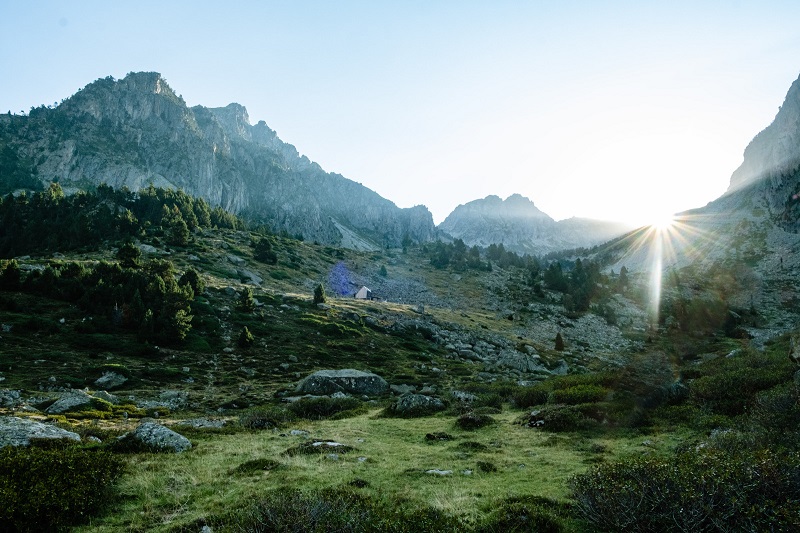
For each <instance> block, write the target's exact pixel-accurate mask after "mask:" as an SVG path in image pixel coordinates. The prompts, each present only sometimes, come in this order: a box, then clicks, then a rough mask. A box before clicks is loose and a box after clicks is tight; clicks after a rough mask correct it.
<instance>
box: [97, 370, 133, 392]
mask: <svg viewBox="0 0 800 533" xmlns="http://www.w3.org/2000/svg"><path fill="white" fill-rule="evenodd" d="M126 381H128V378H126V377H125V376H123V375H122V374H118V373H116V372H106V373H104V374H103V375H102V376H100V377H99V378H97V379H96V380H95V382H94V386H95V387H97V388H98V389H105V390H111V389H115V388H117V387H121V386H122V385H123V384H124V383H125V382H126Z"/></svg>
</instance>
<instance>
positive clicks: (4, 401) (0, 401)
mask: <svg viewBox="0 0 800 533" xmlns="http://www.w3.org/2000/svg"><path fill="white" fill-rule="evenodd" d="M21 403H22V398H21V395H20V391H18V390H9V389H4V390H0V407H17V406H18V405H20V404H21Z"/></svg>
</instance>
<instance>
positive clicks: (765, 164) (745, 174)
mask: <svg viewBox="0 0 800 533" xmlns="http://www.w3.org/2000/svg"><path fill="white" fill-rule="evenodd" d="M798 169H800V78H798V79H797V80H795V82H794V83H792V86H791V87H790V88H789V92H788V93H787V94H786V98H785V100H784V102H783V105H782V106H781V107H780V109H779V110H778V114H777V115H776V116H775V119H774V120H773V121H772V124H770V125H769V126H767V127H766V128H765V129H764V130H763V131H762V132H761V133H759V134H758V135H756V136H755V138H753V140H752V141H750V144H749V145H747V148H746V149H745V151H744V162H743V163H742V165H741V166H740V167H739V168H738V169H736V171H735V172H734V173H733V175H732V176H731V183H730V187H729V188H728V192H732V191H735V190H738V189H741V188H743V187H745V186H747V185H749V184H751V183H754V182H756V181H759V180H760V179H763V178H766V177H774V176H775V175H780V174H784V175H788V174H792V173H794V172H796V171H797V170H798Z"/></svg>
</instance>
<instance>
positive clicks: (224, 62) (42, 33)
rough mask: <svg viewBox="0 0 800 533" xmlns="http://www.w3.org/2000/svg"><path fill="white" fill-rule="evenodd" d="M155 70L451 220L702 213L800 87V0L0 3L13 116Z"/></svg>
mask: <svg viewBox="0 0 800 533" xmlns="http://www.w3.org/2000/svg"><path fill="white" fill-rule="evenodd" d="M140 70H148V71H158V72H161V73H162V74H163V75H164V77H165V78H166V79H167V81H168V82H169V84H170V85H171V86H172V88H173V89H175V91H176V92H178V93H179V94H182V95H183V97H184V98H185V99H186V101H187V103H189V105H196V104H202V105H205V106H209V107H214V106H223V105H226V104H228V103H230V102H238V103H240V104H243V105H244V106H246V107H247V109H248V111H249V113H250V118H251V121H252V122H253V123H255V122H256V121H258V120H265V121H266V122H267V124H269V125H270V127H272V128H273V129H275V130H276V131H277V132H278V135H279V136H280V137H281V138H282V139H283V140H284V141H286V142H290V143H292V144H294V145H295V146H296V147H297V149H298V150H299V151H300V152H301V153H304V154H306V155H307V156H308V157H309V158H310V159H312V160H314V161H317V162H318V163H319V164H320V165H322V167H323V168H325V169H326V170H329V171H333V172H339V173H341V174H343V175H344V176H346V177H348V178H350V179H353V180H355V181H358V182H361V183H363V184H365V185H367V186H368V187H370V188H372V189H373V190H375V191H377V192H378V193H380V194H381V195H383V196H385V197H386V198H389V199H390V200H392V201H394V202H395V203H397V204H398V205H399V206H401V207H407V206H411V205H415V204H425V205H427V206H428V207H429V208H430V209H431V211H433V213H434V218H435V219H436V221H437V222H439V221H441V220H442V219H443V218H444V217H445V216H446V215H447V214H448V213H449V212H450V211H451V210H452V209H453V208H454V207H455V206H456V205H458V204H460V203H465V202H468V201H470V200H474V199H476V198H481V197H484V196H486V195H489V194H497V195H500V196H503V197H505V196H508V195H510V194H512V193H515V192H518V193H521V194H523V195H525V196H528V197H529V198H531V199H532V200H533V201H534V202H535V203H536V205H537V206H538V207H539V208H541V209H542V210H544V211H545V212H547V213H548V214H550V215H551V216H553V217H554V218H556V219H561V218H566V217H570V216H589V217H595V218H606V219H617V220H619V219H627V220H632V221H636V222H646V221H647V220H648V218H649V217H651V216H653V215H656V214H662V213H664V212H676V211H679V210H684V209H688V208H692V207H697V206H700V205H704V204H705V203H707V202H708V201H710V200H712V199H714V198H715V197H717V196H719V195H720V194H721V193H722V192H724V190H725V189H726V187H727V184H728V179H729V177H730V174H731V172H733V170H734V169H735V168H736V167H737V166H738V165H739V163H740V162H741V157H742V152H743V150H744V148H745V146H746V145H747V143H748V142H749V141H750V139H752V137H753V136H755V134H756V133H758V132H759V131H760V130H761V129H763V128H764V127H766V126H767V125H768V124H769V123H770V122H771V121H772V119H773V117H774V115H775V113H776V112H777V110H778V106H779V105H780V104H781V103H782V101H783V98H784V96H785V94H786V91H787V90H788V88H789V85H790V84H791V82H792V81H794V80H795V79H796V78H797V77H798V74H800V2H796V1H794V2H788V1H787V2H778V1H760V2H744V1H742V2H735V1H726V2H701V1H692V2H682V1H677V2H664V1H659V2H649V1H635V2H602V1H593V2H569V1H564V2H554V1H527V2H523V1H519V2H504V1H492V2H489V1H486V2H470V1H465V0H461V1H439V2H435V1H434V2H432V1H424V2H413V1H404V2H382V1H378V0H373V1H364V2H351V1H346V0H342V1H336V2H334V1H325V2H303V1H296V2H294V1H283V2H276V1H259V2H236V1H233V2H218V1H215V2H205V1H202V0H194V1H185V2H178V1H159V2H150V1H136V2H122V1H113V2H110V1H107V0H106V1H102V2H96V1H73V2H67V1H62V2H54V1H36V0H26V1H22V0H20V1H16V0H0V73H1V74H0V80H2V81H0V109H2V110H3V111H6V110H11V111H14V112H19V111H20V110H23V109H24V110H26V111H27V110H28V109H30V107H31V106H38V105H40V104H52V103H53V102H56V101H60V100H62V99H63V98H66V97H67V96H69V95H71V94H73V93H74V92H75V91H77V90H78V89H79V88H81V87H83V86H85V85H86V84H88V83H89V82H91V81H93V80H95V79H97V78H100V77H105V76H109V75H111V76H114V77H117V78H120V77H123V76H125V74H127V73H128V72H130V71H140Z"/></svg>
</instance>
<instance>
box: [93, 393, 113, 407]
mask: <svg viewBox="0 0 800 533" xmlns="http://www.w3.org/2000/svg"><path fill="white" fill-rule="evenodd" d="M92 396H94V397H95V398H100V399H101V400H104V401H106V402H108V403H110V404H117V403H119V398H118V397H116V396H115V395H113V394H111V393H110V392H108V391H104V390H99V391H95V392H93V393H92Z"/></svg>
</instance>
